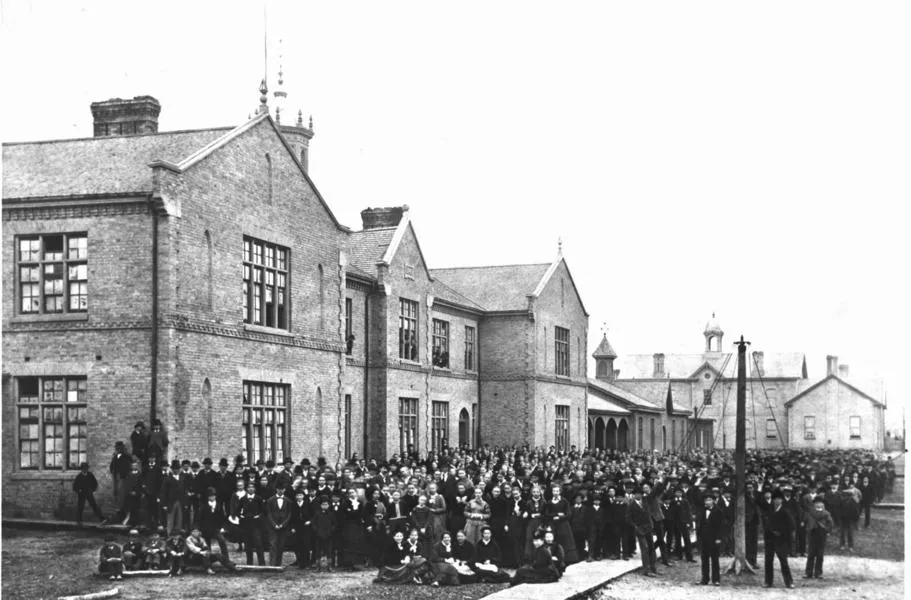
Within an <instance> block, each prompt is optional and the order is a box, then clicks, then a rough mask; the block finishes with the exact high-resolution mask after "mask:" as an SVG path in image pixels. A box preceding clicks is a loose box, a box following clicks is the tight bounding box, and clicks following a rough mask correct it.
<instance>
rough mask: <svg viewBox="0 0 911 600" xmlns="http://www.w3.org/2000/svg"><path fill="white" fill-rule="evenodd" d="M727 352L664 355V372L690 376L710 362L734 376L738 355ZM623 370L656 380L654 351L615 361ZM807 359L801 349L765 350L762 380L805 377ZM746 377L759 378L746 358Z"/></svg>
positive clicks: (668, 375)
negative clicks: (770, 351) (792, 350)
mask: <svg viewBox="0 0 911 600" xmlns="http://www.w3.org/2000/svg"><path fill="white" fill-rule="evenodd" d="M727 357H728V354H722V353H720V352H706V353H702V354H665V356H664V373H665V377H664V378H667V379H691V378H693V377H694V376H696V375H698V374H699V373H701V372H702V370H703V369H704V368H705V367H706V365H708V366H709V367H711V368H712V369H713V370H714V371H715V373H719V372H721V370H722V366H724V372H723V373H722V375H723V376H724V377H734V376H735V375H736V373H737V357H736V356H734V355H731V359H730V360H728V361H727V365H725V364H724V363H725V360H726V359H727ZM614 365H615V367H614V368H616V369H619V370H620V378H622V379H624V380H626V379H654V373H655V359H654V356H653V355H651V354H627V355H625V356H621V357H619V358H618V360H617V361H616V362H615V363H614ZM806 372H807V367H806V358H805V356H804V354H803V353H802V352H781V353H769V352H766V353H765V354H764V358H763V373H762V377H763V379H805V378H806ZM747 376H748V377H758V375H757V374H756V373H755V368H754V365H753V361H752V359H747Z"/></svg>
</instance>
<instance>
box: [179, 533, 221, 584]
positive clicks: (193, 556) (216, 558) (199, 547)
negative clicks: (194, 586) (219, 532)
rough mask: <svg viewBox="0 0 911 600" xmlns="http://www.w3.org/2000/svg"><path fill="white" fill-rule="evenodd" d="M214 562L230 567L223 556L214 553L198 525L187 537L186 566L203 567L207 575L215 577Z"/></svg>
mask: <svg viewBox="0 0 911 600" xmlns="http://www.w3.org/2000/svg"><path fill="white" fill-rule="evenodd" d="M213 562H221V563H223V564H224V565H225V566H229V565H228V564H227V562H226V561H225V560H224V557H223V556H222V555H220V554H218V553H216V552H212V550H211V549H210V548H209V544H208V543H207V542H206V538H205V537H204V536H203V535H202V530H201V529H200V528H199V526H198V525H196V526H194V527H193V529H191V530H190V535H189V537H187V557H186V564H187V565H201V566H202V567H203V568H204V569H205V570H206V573H208V574H209V575H215V571H213V570H212V563H213Z"/></svg>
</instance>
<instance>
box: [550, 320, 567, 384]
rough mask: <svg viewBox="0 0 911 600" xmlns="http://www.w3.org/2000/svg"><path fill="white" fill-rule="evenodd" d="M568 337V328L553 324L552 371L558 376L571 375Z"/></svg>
mask: <svg viewBox="0 0 911 600" xmlns="http://www.w3.org/2000/svg"><path fill="white" fill-rule="evenodd" d="M570 339H571V338H570V331H569V329H565V328H563V327H560V326H559V325H555V326H554V372H555V373H556V374H557V375H558V376H560V377H570V376H571V371H570V368H569V361H570V356H569V351H570V347H569V345H570Z"/></svg>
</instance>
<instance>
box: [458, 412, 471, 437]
mask: <svg viewBox="0 0 911 600" xmlns="http://www.w3.org/2000/svg"><path fill="white" fill-rule="evenodd" d="M470 445H471V419H470V418H469V416H468V409H465V408H463V409H462V410H461V411H459V446H470Z"/></svg>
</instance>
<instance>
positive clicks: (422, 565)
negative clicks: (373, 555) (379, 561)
mask: <svg viewBox="0 0 911 600" xmlns="http://www.w3.org/2000/svg"><path fill="white" fill-rule="evenodd" d="M429 572H430V564H429V563H428V562H427V559H425V558H424V557H423V556H421V553H420V545H419V543H418V531H417V529H412V530H411V532H410V534H409V536H408V539H407V540H406V539H405V535H404V534H403V533H402V532H401V531H397V532H395V535H394V536H392V542H391V543H390V544H389V546H387V548H386V552H384V553H383V566H382V567H380V570H379V573H377V576H376V579H374V580H373V582H374V583H393V584H405V583H417V584H419V585H420V584H421V583H423V582H424V578H425V577H426V576H427V574H428V573H429Z"/></svg>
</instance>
